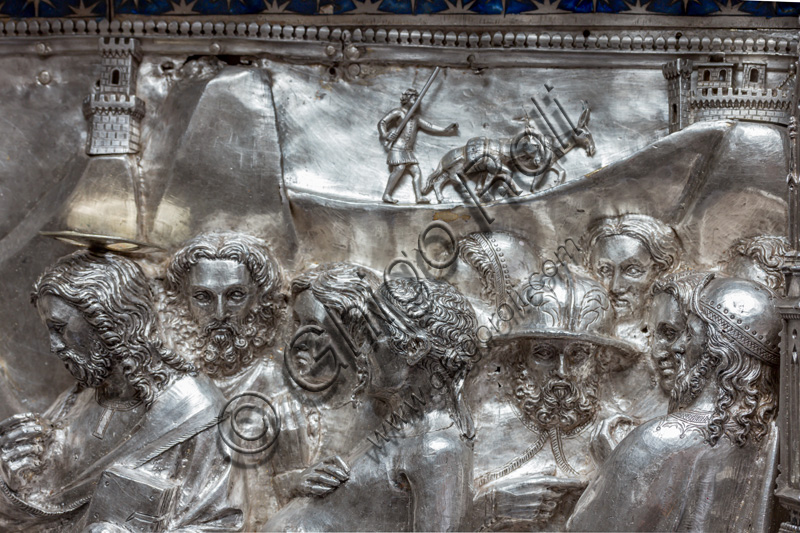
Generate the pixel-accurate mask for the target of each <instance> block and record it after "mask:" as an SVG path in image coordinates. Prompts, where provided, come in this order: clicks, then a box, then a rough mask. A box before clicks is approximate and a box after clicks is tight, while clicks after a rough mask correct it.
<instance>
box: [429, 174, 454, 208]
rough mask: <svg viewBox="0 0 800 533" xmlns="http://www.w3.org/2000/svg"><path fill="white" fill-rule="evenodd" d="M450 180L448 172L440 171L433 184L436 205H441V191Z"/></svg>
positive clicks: (442, 198)
mask: <svg viewBox="0 0 800 533" xmlns="http://www.w3.org/2000/svg"><path fill="white" fill-rule="evenodd" d="M452 180H453V177H452V176H451V175H450V173H449V172H447V171H442V172H441V174H440V175H439V177H438V179H437V180H436V182H435V183H434V184H433V193H434V194H435V195H436V201H437V202H438V203H442V202H443V201H444V196H442V189H444V186H445V185H447V184H448V183H449V182H450V181H452Z"/></svg>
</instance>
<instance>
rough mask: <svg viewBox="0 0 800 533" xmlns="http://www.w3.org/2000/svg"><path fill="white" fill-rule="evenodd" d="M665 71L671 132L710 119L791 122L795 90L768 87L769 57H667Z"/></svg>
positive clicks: (772, 122) (783, 83) (783, 123)
mask: <svg viewBox="0 0 800 533" xmlns="http://www.w3.org/2000/svg"><path fill="white" fill-rule="evenodd" d="M662 72H663V74H664V78H666V80H667V96H668V99H669V131H670V133H673V132H676V131H680V130H682V129H683V128H685V127H687V126H689V125H690V124H694V123H696V122H703V121H710V120H746V121H751V122H766V123H770V124H779V125H787V124H788V123H789V118H790V117H791V107H792V96H791V94H790V93H789V92H787V91H785V90H781V89H780V88H768V87H766V83H767V64H766V63H758V62H743V63H726V62H724V61H723V60H720V59H718V60H716V61H711V62H707V63H694V62H692V60H690V59H683V58H680V59H676V60H675V61H670V62H669V63H666V64H665V65H664V66H663V67H662ZM785 83H786V80H784V81H783V82H782V83H780V87H783V86H784V85H785Z"/></svg>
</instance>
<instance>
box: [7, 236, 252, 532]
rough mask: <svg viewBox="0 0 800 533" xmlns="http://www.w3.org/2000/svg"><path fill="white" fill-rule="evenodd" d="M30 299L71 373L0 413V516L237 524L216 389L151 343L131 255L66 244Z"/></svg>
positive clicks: (31, 522) (36, 522) (68, 521)
mask: <svg viewBox="0 0 800 533" xmlns="http://www.w3.org/2000/svg"><path fill="white" fill-rule="evenodd" d="M32 301H33V303H34V305H36V308H37V310H38V312H39V316H40V317H41V319H42V321H43V322H44V324H45V325H46V327H47V329H48V332H49V336H50V346H51V350H52V352H53V354H54V355H55V356H56V357H58V358H59V359H60V360H61V361H62V362H63V363H64V365H65V366H66V368H67V370H68V371H69V372H70V373H71V374H72V376H73V377H74V378H75V381H76V384H75V386H74V387H72V388H71V389H70V390H68V391H66V392H65V393H64V394H62V395H61V396H60V397H59V398H58V400H56V402H55V403H54V404H53V405H52V406H51V407H50V408H49V409H48V410H47V411H46V412H45V413H43V414H41V415H39V414H36V413H25V414H19V415H15V416H13V417H11V418H9V419H7V420H5V421H3V422H2V423H0V449H2V457H0V466H2V468H1V469H0V474H1V479H0V489H1V490H0V492H2V495H1V496H0V525H2V527H3V528H4V529H30V528H32V527H42V528H45V527H67V526H68V525H69V527H75V528H76V529H80V528H81V527H87V526H92V527H94V526H97V527H100V526H102V527H103V528H105V529H106V530H109V531H117V530H120V531H123V530H125V531H127V529H125V528H126V527H127V526H128V525H130V524H127V525H126V521H128V520H133V522H135V523H137V524H139V525H140V526H142V527H144V526H145V525H148V527H151V526H152V527H160V528H165V529H174V528H180V527H193V528H199V529H203V528H214V527H223V528H238V527H241V523H242V520H241V515H242V513H241V511H240V510H239V509H236V508H234V507H233V506H231V505H229V504H228V500H227V485H228V477H229V474H230V464H229V463H228V462H226V461H225V458H224V457H222V456H221V454H219V453H218V450H217V431H216V429H215V427H216V424H217V416H218V415H219V413H220V412H221V410H222V408H223V406H224V399H223V398H222V396H221V395H220V393H219V391H218V390H217V389H216V388H215V387H214V386H213V385H212V384H211V383H210V381H209V380H208V379H206V378H204V377H195V370H194V367H193V366H192V365H191V364H189V363H188V362H186V361H185V360H183V359H182V358H181V357H180V356H178V355H177V354H175V353H173V352H171V351H169V350H167V349H165V348H164V346H163V345H162V343H161V336H160V335H161V334H160V331H159V329H158V326H157V320H156V314H155V311H154V308H153V303H152V298H151V292H150V288H149V284H148V282H147V280H146V279H145V276H144V274H143V272H142V270H141V269H140V268H139V267H138V265H136V263H134V262H133V261H131V260H129V259H126V258H124V257H120V256H115V255H112V254H107V253H95V252H90V251H80V252H76V253H73V254H72V255H69V256H66V257H63V258H61V259H60V260H59V261H58V262H57V263H56V264H55V265H53V266H52V267H50V268H49V269H47V271H45V273H44V274H42V276H41V277H40V278H39V280H38V281H37V282H36V284H35V286H34V289H33V294H32ZM101 480H102V482H101ZM119 490H123V491H124V493H127V494H129V495H132V494H139V497H135V496H130V497H127V498H124V499H120V498H119V494H120V493H119V492H118V491H119ZM145 495H146V496H145ZM154 502H155V503H154Z"/></svg>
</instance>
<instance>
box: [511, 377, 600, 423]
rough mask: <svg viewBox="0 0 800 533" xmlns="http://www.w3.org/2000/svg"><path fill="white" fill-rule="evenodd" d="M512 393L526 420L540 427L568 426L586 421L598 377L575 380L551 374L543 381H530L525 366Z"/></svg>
mask: <svg viewBox="0 0 800 533" xmlns="http://www.w3.org/2000/svg"><path fill="white" fill-rule="evenodd" d="M516 382H517V387H516V389H515V397H516V399H517V403H518V405H519V406H520V408H521V410H522V412H523V413H524V414H525V416H526V418H528V420H531V421H532V422H534V423H535V424H536V425H537V426H539V427H540V428H541V429H544V430H549V429H556V428H558V429H561V430H563V431H568V430H571V429H573V428H575V427H577V426H579V425H581V424H583V423H584V422H587V421H589V420H590V419H591V418H592V416H593V415H594V413H595V410H596V407H597V396H596V393H597V379H596V378H593V379H591V380H590V381H589V382H584V383H576V382H575V381H573V380H571V379H569V378H561V377H558V376H556V375H553V374H551V375H550V376H549V377H548V378H547V381H546V382H545V383H544V385H539V384H538V383H532V381H531V379H530V377H529V376H528V372H527V370H522V371H520V372H518V375H517V379H516Z"/></svg>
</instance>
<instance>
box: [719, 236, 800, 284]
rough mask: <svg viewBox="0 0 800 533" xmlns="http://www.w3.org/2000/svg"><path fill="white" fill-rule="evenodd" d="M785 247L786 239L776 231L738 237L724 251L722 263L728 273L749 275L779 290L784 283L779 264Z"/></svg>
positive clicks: (785, 250) (787, 241)
mask: <svg viewBox="0 0 800 533" xmlns="http://www.w3.org/2000/svg"><path fill="white" fill-rule="evenodd" d="M789 248H790V247H789V239H787V238H786V237H779V236H776V235H759V236H757V237H750V238H747V239H739V240H738V241H736V242H735V243H734V244H733V246H731V247H730V248H729V249H728V251H727V252H726V253H725V258H724V259H723V261H722V263H723V265H724V270H725V272H727V273H728V274H729V275H731V276H735V277H740V278H748V279H753V281H757V282H759V283H763V284H764V285H766V286H767V287H769V288H770V289H772V290H773V291H775V292H777V293H778V294H780V293H782V292H783V290H784V287H785V284H786V279H785V277H784V275H783V272H781V267H783V262H784V257H785V256H786V254H787V253H788V252H789ZM743 259H744V260H749V262H750V263H751V264H750V265H747V264H746V263H745V262H743V261H742V260H743ZM754 269H756V270H755V271H754Z"/></svg>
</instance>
